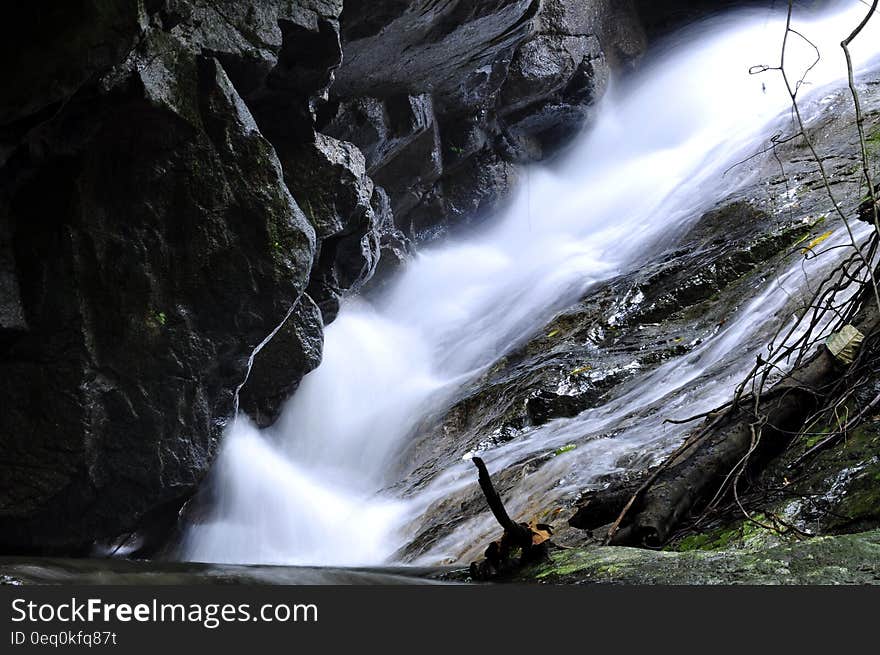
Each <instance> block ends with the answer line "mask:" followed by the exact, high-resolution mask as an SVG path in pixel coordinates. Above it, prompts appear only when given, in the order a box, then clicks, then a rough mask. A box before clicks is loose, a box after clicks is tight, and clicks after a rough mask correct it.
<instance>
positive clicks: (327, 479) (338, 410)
mask: <svg viewBox="0 0 880 655" xmlns="http://www.w3.org/2000/svg"><path fill="white" fill-rule="evenodd" d="M844 5H845V9H843V10H839V11H836V12H835V13H834V14H831V15H827V16H824V17H820V18H816V17H813V18H811V19H809V20H796V27H797V28H798V29H799V30H800V31H801V32H803V33H804V34H806V35H807V36H809V38H810V39H811V40H813V41H814V42H815V43H816V44H817V45H818V46H819V47H820V50H821V52H822V55H823V57H822V61H821V62H820V63H819V65H818V66H816V68H814V69H813V70H812V71H811V72H810V75H809V77H808V82H809V83H810V84H811V86H810V87H805V89H804V91H802V94H807V93H809V94H812V95H813V97H819V94H818V93H817V90H819V89H820V88H821V87H823V86H825V85H828V84H839V82H840V80H841V79H842V78H843V77H844V75H845V68H844V66H843V57H842V54H840V48H839V43H840V41H841V39H842V38H843V36H845V35H846V34H847V33H848V32H849V31H850V30H851V29H852V28H853V26H854V25H856V24H857V23H858V22H859V20H860V19H861V18H862V16H863V15H864V13H865V11H866V9H865V7H864V5H862V4H861V3H860V2H858V1H853V2H847V3H844ZM878 23H880V20H875V21H874V22H873V24H872V25H871V26H870V29H869V30H867V31H866V32H865V33H864V34H863V35H862V36H861V37H859V40H858V41H857V42H856V43H855V44H854V46H853V52H854V56H855V60H856V62H857V64H858V65H863V64H865V63H867V62H868V61H869V59H870V58H871V56H872V54H874V53H875V52H877V51H880V30H878V29H877V28H878ZM783 29H784V16H783V15H781V14H779V13H778V12H774V13H769V12H767V11H761V12H745V13H742V12H740V13H737V14H733V15H731V16H729V17H727V18H724V19H716V20H714V21H712V22H711V23H706V24H703V25H700V26H699V27H698V28H693V29H690V30H688V31H686V32H683V33H682V34H681V35H680V36H679V37H678V38H677V41H676V43H675V44H672V45H671V46H670V47H669V49H668V50H667V51H666V52H665V53H664V54H662V55H660V56H656V57H654V58H653V59H652V62H651V64H650V65H649V66H647V67H645V68H644V69H643V70H642V71H641V72H640V73H639V74H638V75H637V77H636V78H635V79H633V80H631V81H628V82H627V83H626V84H618V85H617V86H616V87H615V89H614V92H613V93H611V94H610V95H609V97H608V98H606V100H605V101H603V104H602V106H601V108H600V112H599V116H598V119H597V122H596V124H595V125H594V126H593V127H592V129H591V130H590V131H589V133H587V134H585V135H584V136H583V137H582V138H581V139H580V140H579V142H578V143H577V144H575V145H574V147H573V149H572V152H571V154H570V155H569V156H568V157H567V158H566V159H565V161H564V162H562V163H561V164H560V165H558V166H556V167H555V168H553V169H547V168H535V169H532V170H531V171H530V173H529V183H528V185H527V186H526V187H524V188H523V189H521V190H520V192H519V194H518V196H517V197H516V199H515V201H514V202H513V203H512V205H511V207H510V208H509V210H507V211H506V212H505V213H504V215H503V216H500V217H498V219H497V221H496V222H495V223H494V224H493V225H492V226H491V227H489V228H487V229H485V230H483V231H482V232H481V233H480V234H476V235H471V236H470V238H468V239H466V240H464V241H461V242H458V243H449V244H446V245H443V246H442V247H438V248H433V249H430V250H426V251H425V252H423V253H422V254H421V255H420V256H419V257H418V258H417V259H416V260H415V261H414V262H413V263H412V264H410V265H409V266H407V267H406V268H405V270H403V271H402V272H401V273H400V274H399V277H398V279H397V280H396V283H395V284H394V285H393V287H392V288H391V290H390V291H389V293H388V294H387V296H386V297H385V298H383V299H381V300H380V301H379V302H378V303H376V304H375V305H374V306H370V305H367V304H366V303H364V302H362V301H358V300H351V301H348V302H347V303H346V304H345V305H344V306H343V308H342V311H341V312H340V314H339V317H338V318H337V320H336V321H335V322H334V323H333V324H332V325H331V326H329V328H328V329H327V332H326V341H325V347H324V360H323V362H322V364H321V366H320V367H319V368H318V369H317V370H315V371H314V372H312V373H310V374H309V375H308V376H306V378H305V379H304V380H303V382H302V385H301V386H300V389H299V390H298V392H297V393H296V395H295V396H294V397H293V398H292V399H291V400H290V401H289V403H288V405H287V407H286V409H285V411H284V414H283V417H282V419H281V420H280V421H279V423H278V424H277V425H276V426H275V427H274V428H272V429H270V430H267V431H263V432H260V431H258V430H257V429H255V428H254V427H253V426H252V425H250V424H249V423H248V421H247V420H246V419H240V420H238V421H236V422H235V423H234V424H233V425H232V426H231V427H230V428H229V429H228V430H227V433H226V434H225V436H224V441H223V445H222V448H221V452H220V455H219V458H218V461H217V464H216V470H215V476H214V480H215V487H216V488H215V493H216V497H217V502H216V505H215V506H214V507H213V508H212V511H211V515H210V517H209V519H208V520H207V521H205V522H202V523H198V524H194V525H191V526H189V527H188V530H187V536H186V539H185V543H184V549H183V555H184V557H185V558H187V559H191V560H201V561H214V562H242V563H244V562H263V563H288V564H324V565H376V564H381V563H385V562H387V561H388V558H389V557H391V556H392V554H393V553H394V552H395V551H396V550H397V549H398V548H399V547H400V546H401V545H403V544H404V543H405V542H406V539H407V537H408V536H411V535H412V534H413V533H414V532H415V530H416V529H417V527H418V525H419V524H420V520H421V519H420V518H419V517H420V516H421V515H422V514H423V513H424V512H425V511H429V508H430V505H431V503H432V502H435V501H437V500H439V499H442V498H446V497H449V496H450V495H452V494H455V493H458V492H459V491H460V490H461V489H462V488H463V487H464V486H465V485H467V484H472V483H473V480H474V474H473V470H472V467H470V466H469V465H467V464H466V463H460V464H458V465H454V466H451V467H450V468H448V470H447V471H445V472H444V473H443V474H442V475H440V476H438V477H437V478H436V479H435V480H433V481H432V482H431V484H429V485H428V487H427V489H425V490H423V491H422V492H420V493H419V494H418V495H416V496H415V497H412V498H408V499H401V498H396V497H395V496H394V494H393V493H390V492H382V490H383V489H387V488H388V487H389V486H390V485H393V484H394V483H396V482H398V479H397V478H398V477H399V475H400V471H401V470H402V464H405V463H404V462H400V461H398V457H399V456H400V453H402V452H403V450H404V448H405V446H406V444H407V441H408V439H409V438H410V437H411V433H412V431H413V429H414V427H415V426H416V425H417V424H418V422H419V421H420V420H421V419H422V418H424V417H425V416H426V415H428V414H429V413H430V412H432V411H437V410H440V409H442V408H443V407H446V406H448V404H449V403H450V402H452V401H453V400H454V399H455V394H456V393H457V392H458V391H459V390H460V389H461V387H462V386H463V385H464V384H465V383H467V382H468V381H470V380H473V379H474V378H475V377H476V376H477V375H479V374H480V373H481V372H482V371H483V370H484V369H485V367H486V366H488V365H491V364H492V363H493V362H494V361H496V360H497V359H498V357H499V356H500V355H502V354H503V353H505V352H506V351H508V350H509V349H510V348H511V347H513V346H515V345H517V344H518V343H520V342H521V341H522V340H523V339H524V338H527V337H528V336H530V335H531V334H533V333H534V332H535V331H536V330H538V329H540V328H541V326H542V325H544V324H546V322H547V320H548V319H549V318H550V317H552V315H553V314H554V313H555V312H556V311H558V310H559V309H561V308H563V307H565V306H568V305H570V304H571V303H572V302H574V301H576V300H577V299H578V298H579V297H580V296H581V295H582V294H583V293H584V291H585V290H586V289H588V288H589V287H590V286H591V285H592V284H595V283H597V282H600V281H602V280H607V279H609V278H611V277H613V276H616V275H618V274H620V273H622V272H626V271H627V270H631V269H632V267H634V266H638V265H639V264H640V263H641V262H643V261H644V260H645V259H646V258H647V257H648V256H649V255H650V252H651V248H652V247H655V246H656V244H657V243H658V242H659V241H660V240H662V239H664V238H668V237H669V235H671V234H674V233H680V232H681V231H683V230H686V228H687V225H688V224H689V222H692V221H694V220H696V219H697V218H698V217H699V216H700V215H701V214H702V213H703V212H704V211H705V210H706V209H708V208H710V207H711V206H712V205H713V204H714V203H715V202H716V201H717V200H718V199H719V198H723V197H724V196H726V195H727V194H728V193H729V192H731V191H733V190H734V189H735V188H736V187H737V186H740V185H742V184H744V183H745V182H747V180H745V179H742V177H741V176H740V177H737V175H736V174H730V175H726V176H724V175H722V173H723V171H724V170H725V169H727V168H728V167H729V166H730V165H731V163H733V162H735V161H737V160H739V159H741V158H742V157H743V156H746V155H748V154H751V153H752V152H755V151H758V150H760V149H762V148H763V147H764V146H765V145H766V142H767V138H768V137H769V135H770V134H771V133H772V132H773V130H774V128H775V127H777V126H778V124H779V123H780V122H781V121H782V120H785V119H784V116H785V112H786V109H787V108H788V107H789V106H790V100H789V98H788V95H787V93H786V92H785V89H784V86H783V85H782V80H781V77H780V76H779V75H778V73H774V72H767V73H764V74H762V75H750V74H749V73H748V71H749V68H750V67H752V66H755V65H760V64H768V65H775V64H777V63H778V59H779V47H780V42H781V38H782V35H783ZM813 57H814V51H813V50H812V48H811V47H809V46H807V45H806V44H804V43H803V42H801V41H800V40H799V39H796V38H793V39H792V40H791V42H790V44H789V50H788V57H787V70H789V72H790V75H791V78H792V80H793V81H794V80H797V79H798V78H800V77H801V75H802V74H803V72H804V70H806V68H807V67H808V66H809V65H810V64H811V63H812V60H813ZM810 106H811V107H812V110H813V111H818V110H819V108H820V104H819V103H812V104H811V105H810ZM789 283H790V284H791V285H792V287H793V290H796V289H797V286H798V278H797V272H796V270H793V271H792V272H791V273H789V274H788V276H787V278H786V279H784V280H783V281H782V283H781V284H779V285H774V286H771V287H769V288H768V289H766V290H764V291H763V292H761V294H760V295H759V297H758V298H757V299H756V300H755V301H754V302H752V303H751V305H750V306H749V307H746V308H745V309H744V310H743V311H741V312H740V313H739V314H738V316H737V318H736V320H734V321H731V323H730V324H729V325H728V326H727V327H726V328H725V329H724V330H723V331H721V332H720V333H719V334H718V335H716V336H715V338H713V339H711V340H709V341H707V342H706V343H705V344H703V345H702V346H700V347H699V348H698V349H697V350H696V351H694V352H692V353H691V354H690V355H688V356H685V357H683V358H681V359H680V360H675V361H672V362H670V363H668V364H665V365H664V366H662V367H660V368H659V369H657V370H656V371H654V372H652V373H650V374H648V375H647V377H644V378H642V379H641V380H639V381H638V385H637V387H635V388H636V389H638V391H636V390H633V391H631V392H629V393H628V394H624V395H623V396H621V397H620V398H618V399H617V400H616V401H614V402H613V403H611V404H609V405H608V406H606V407H601V408H598V409H596V410H593V411H588V412H585V413H584V414H582V415H581V416H579V417H576V418H575V419H570V420H565V421H554V422H552V423H550V424H548V425H547V426H545V427H544V428H542V429H541V430H538V431H536V432H535V433H532V434H530V435H529V436H528V437H527V438H524V439H521V440H518V441H514V442H511V443H509V444H506V445H505V446H503V447H501V448H498V449H495V450H493V451H491V452H490V453H488V454H487V456H486V458H487V460H488V461H489V463H490V468H491V469H493V470H497V469H499V468H503V467H504V466H508V465H513V464H515V463H518V462H523V461H525V460H527V459H528V458H529V457H532V456H534V455H535V454H539V453H541V452H547V451H548V449H549V450H550V451H552V450H553V449H554V448H556V447H558V446H559V445H563V444H567V443H572V442H578V443H581V442H585V440H586V437H585V435H593V437H592V438H591V439H590V440H588V441H586V442H585V443H584V446H583V447H579V448H578V449H577V450H575V451H572V452H570V453H566V455H565V456H562V457H557V458H554V459H552V461H550V462H549V463H547V464H545V465H544V466H543V467H542V468H541V469H540V472H539V474H537V475H534V476H531V477H530V478H529V480H528V482H527V483H526V485H525V486H524V487H518V489H519V491H520V494H519V495H520V496H521V497H522V498H531V502H533V503H535V504H542V503H543V504H545V505H546V502H548V498H549V499H551V500H552V499H559V498H563V497H565V496H566V494H572V493H575V492H576V490H577V489H578V488H582V487H583V485H585V484H588V483H589V482H590V481H592V480H596V479H597V478H598V477H599V476H601V475H604V474H607V473H610V472H613V471H615V470H618V469H619V468H620V467H621V461H622V459H623V458H625V457H626V456H627V455H630V456H632V455H633V454H636V455H637V454H638V453H640V452H642V453H645V456H644V458H645V459H648V460H650V459H651V458H652V457H656V456H657V454H658V453H659V452H662V450H663V446H662V444H664V443H666V442H668V441H669V440H670V439H673V438H674V434H672V430H671V428H670V427H669V426H665V425H663V424H662V422H661V421H662V418H663V417H664V416H666V415H669V414H671V415H678V416H681V415H688V414H691V413H694V412H698V411H700V410H701V409H703V408H708V407H712V406H714V405H717V404H718V400H719V399H721V398H723V397H724V396H725V394H729V392H730V389H731V387H732V385H733V384H734V383H735V381H736V380H735V376H736V375H737V374H738V373H740V372H741V370H742V368H743V366H749V365H750V364H751V363H752V362H753V361H754V357H753V354H752V353H754V352H755V351H756V350H757V349H758V348H760V347H761V338H763V337H762V335H760V334H757V332H756V330H757V329H758V326H761V325H764V324H765V323H766V321H767V320H770V319H772V318H773V315H774V313H775V312H776V311H777V310H778V309H779V308H780V307H782V306H783V305H784V303H785V301H786V298H787V297H786V295H785V294H784V293H782V292H781V291H780V290H779V287H780V286H784V285H785V284H789ZM710 372H711V375H709V373H710ZM660 401H662V403H663V405H664V408H665V410H666V411H667V412H668V413H667V414H664V415H663V416H661V415H659V414H656V413H654V414H652V413H651V412H650V411H647V412H646V411H645V409H646V408H648V409H650V408H651V407H652V406H653V405H656V404H658V403H659V402H660ZM636 408H638V409H639V410H640V414H639V415H638V416H637V417H634V414H633V412H634V410H635V409H636ZM612 428H613V429H615V430H616V431H618V432H619V434H618V435H617V436H616V437H615V438H614V439H596V438H594V437H595V435H598V434H601V433H602V432H603V431H607V430H609V429H612ZM460 456H461V453H458V454H457V457H460ZM636 459H638V457H636ZM645 463H647V462H642V464H645ZM630 464H633V462H630ZM551 490H552V491H551ZM512 509H513V511H515V512H519V511H524V510H526V509H527V507H526V504H525V503H524V502H521V503H520V504H519V505H515V506H514V507H513V508H512ZM491 531H492V525H491V519H488V518H486V517H485V516H479V517H476V518H473V519H471V520H469V521H468V522H466V524H465V525H464V526H462V527H461V528H460V529H459V530H456V531H455V532H453V533H452V534H450V535H449V536H448V537H447V538H446V539H445V541H443V542H441V543H439V544H438V545H437V546H436V547H435V548H434V549H433V550H432V551H431V552H430V553H429V554H428V555H426V556H425V558H424V561H425V563H437V562H440V561H454V560H458V559H461V558H464V557H466V556H467V555H469V553H468V548H467V546H468V545H469V544H474V543H479V538H478V537H479V535H482V534H489V533H491Z"/></svg>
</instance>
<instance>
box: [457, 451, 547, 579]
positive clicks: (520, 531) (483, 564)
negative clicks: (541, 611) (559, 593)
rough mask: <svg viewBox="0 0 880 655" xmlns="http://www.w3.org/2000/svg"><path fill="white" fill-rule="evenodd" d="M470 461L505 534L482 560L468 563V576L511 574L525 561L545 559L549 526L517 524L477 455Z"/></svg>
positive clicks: (481, 577) (484, 576)
mask: <svg viewBox="0 0 880 655" xmlns="http://www.w3.org/2000/svg"><path fill="white" fill-rule="evenodd" d="M473 462H474V466H476V467H477V470H478V471H479V478H478V481H479V483H480V489H482V490H483V495H484V496H485V497H486V502H487V503H488V505H489V509H491V510H492V514H493V515H494V516H495V520H496V521H498V523H499V525H500V526H501V527H502V528H504V534H503V535H502V536H501V538H500V539H498V540H497V541H493V542H492V543H491V544H489V546H488V547H487V548H486V551H485V552H484V556H485V559H484V560H481V561H479V562H472V563H471V568H470V573H471V578H473V579H474V580H491V579H493V578H498V577H500V576H503V575H506V574H509V573H512V572H513V571H515V570H517V569H519V568H521V567H523V566H525V565H526V564H530V563H533V562H537V561H541V560H545V559H547V558H548V557H549V547H550V536H551V535H552V534H553V528H552V526H550V525H547V524H546V523H530V524H527V523H517V522H516V521H514V520H513V519H511V518H510V515H509V514H508V513H507V509H505V507H504V502H503V501H502V500H501V496H499V495H498V492H497V491H496V490H495V487H494V486H493V484H492V479H491V478H490V477H489V471H488V470H487V469H486V464H485V462H483V460H482V459H481V458H479V457H474V458H473Z"/></svg>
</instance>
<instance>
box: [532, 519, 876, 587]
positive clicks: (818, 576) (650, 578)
mask: <svg viewBox="0 0 880 655" xmlns="http://www.w3.org/2000/svg"><path fill="white" fill-rule="evenodd" d="M515 581H516V582H539V583H549V584H591V583H592V584H601V583H605V584H609V583H610V584H676V585H677V584H687V585H689V584H755V585H763V584H774V585H779V584H793V585H805V584H810V585H812V584H820V585H826V584H878V583H880V530H874V531H871V532H864V533H859V534H851V535H840V536H833V537H816V538H813V539H808V540H805V541H800V542H796V543H790V544H784V545H778V546H772V547H769V548H744V549H730V550H716V551H705V550H699V549H697V550H690V551H687V552H673V551H653V550H641V549H638V548H621V547H595V548H587V549H574V550H564V551H558V552H554V553H553V561H552V562H550V563H544V564H540V565H536V566H534V567H531V568H529V569H526V570H523V571H522V572H520V573H519V574H518V576H517V578H516V580H515Z"/></svg>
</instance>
